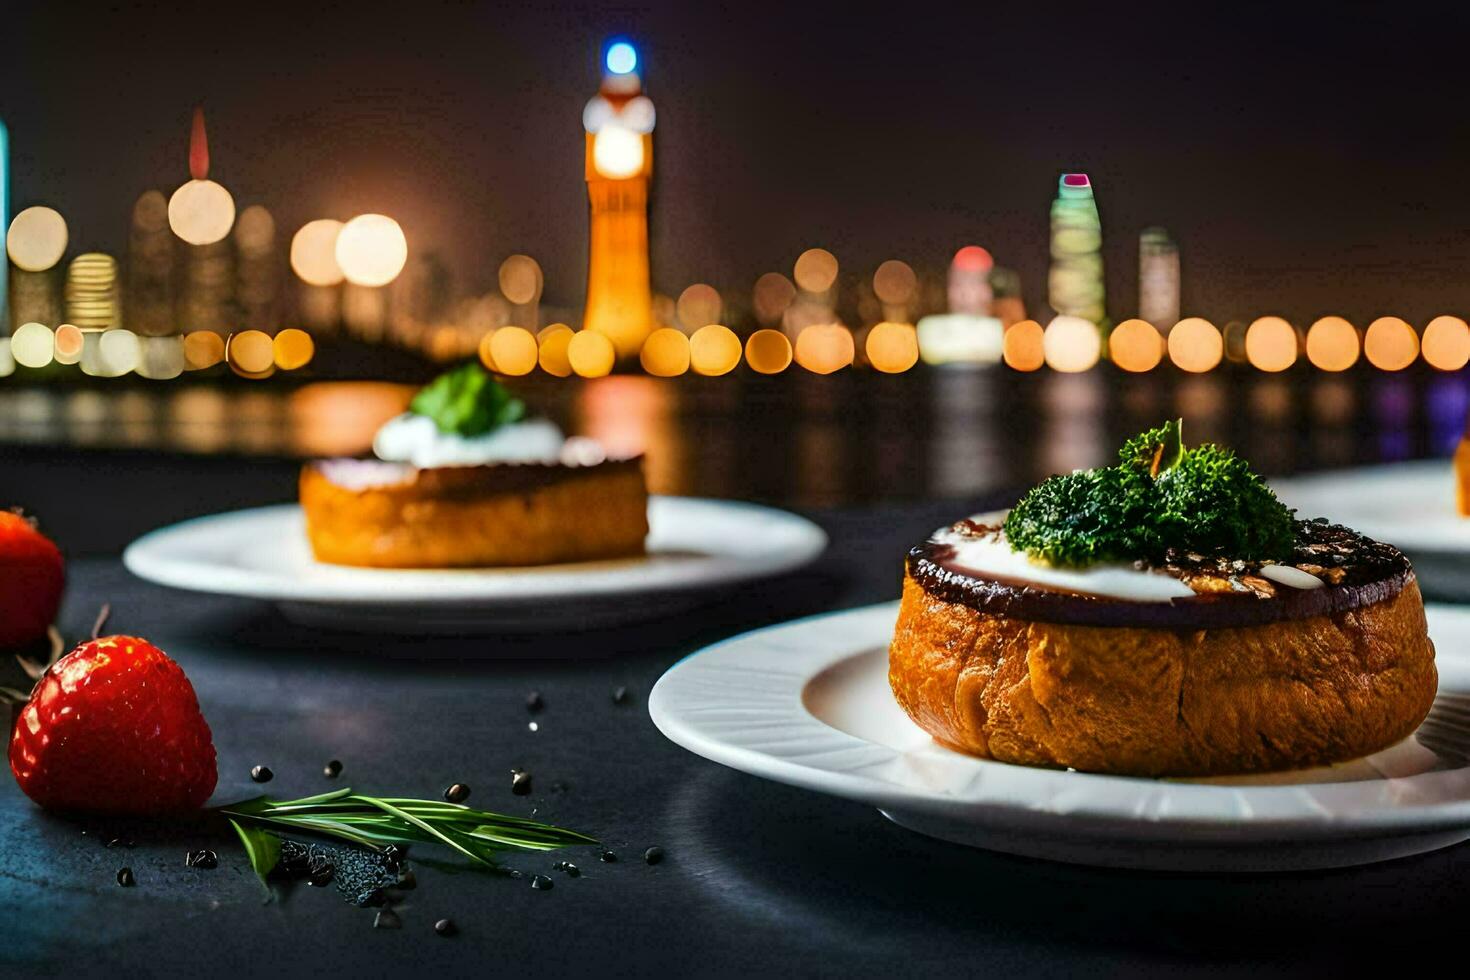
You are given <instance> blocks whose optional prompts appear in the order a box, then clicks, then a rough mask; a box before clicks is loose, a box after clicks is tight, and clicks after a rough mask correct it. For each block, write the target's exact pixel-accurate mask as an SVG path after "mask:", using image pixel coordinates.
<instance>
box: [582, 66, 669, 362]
mask: <svg viewBox="0 0 1470 980" xmlns="http://www.w3.org/2000/svg"><path fill="white" fill-rule="evenodd" d="M603 67H604V72H603V76H602V86H601V88H600V89H599V90H598V93H597V94H596V95H594V96H593V97H592V100H591V101H590V102H588V103H587V108H586V109H585V110H583V112H582V124H583V126H584V127H585V128H586V130H587V160H586V177H587V199H588V202H589V204H590V206H591V238H590V242H589V248H588V263H587V312H586V314H585V316H584V318H583V321H582V329H584V330H596V331H599V332H600V333H603V334H605V335H607V337H608V339H609V340H611V341H612V342H613V346H614V347H616V348H617V352H618V357H619V358H627V357H633V356H635V355H636V354H637V353H638V351H639V350H640V349H641V348H642V346H643V340H644V338H645V337H647V336H648V334H649V332H650V331H651V330H652V329H653V292H652V288H651V286H650V282H649V272H648V186H649V181H650V179H651V178H652V176H653V124H654V112H653V103H652V102H651V101H649V99H648V97H647V96H645V95H644V94H643V80H642V76H641V74H640V68H641V65H640V64H639V59H638V51H637V49H636V48H634V47H633V45H631V44H629V43H628V42H627V41H622V40H617V41H613V42H612V43H610V44H609V45H608V46H607V50H606V51H605V52H604V53H603Z"/></svg>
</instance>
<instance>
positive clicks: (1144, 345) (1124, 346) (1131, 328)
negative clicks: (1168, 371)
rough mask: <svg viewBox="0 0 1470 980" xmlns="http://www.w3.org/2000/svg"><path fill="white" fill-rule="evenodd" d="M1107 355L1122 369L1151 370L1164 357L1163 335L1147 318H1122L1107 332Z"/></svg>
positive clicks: (1133, 370) (1134, 370) (1135, 371)
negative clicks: (1110, 331) (1111, 330)
mask: <svg viewBox="0 0 1470 980" xmlns="http://www.w3.org/2000/svg"><path fill="white" fill-rule="evenodd" d="M1108 357H1109V358H1110V359H1111V360H1112V362H1113V363H1114V364H1116V365H1118V367H1120V368H1122V369H1123V370H1124V371H1132V372H1134V373H1143V372H1145V371H1152V370H1153V369H1154V368H1156V367H1158V366H1159V362H1160V361H1162V360H1163V359H1164V336H1163V334H1161V333H1159V331H1158V329H1157V328H1156V327H1155V326H1154V325H1153V324H1152V323H1149V322H1148V321H1147V320H1141V319H1132V320H1124V321H1123V322H1122V323H1120V324H1118V325H1117V326H1116V327H1114V328H1113V332H1112V333H1110V334H1108Z"/></svg>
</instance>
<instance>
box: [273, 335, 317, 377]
mask: <svg viewBox="0 0 1470 980" xmlns="http://www.w3.org/2000/svg"><path fill="white" fill-rule="evenodd" d="M272 348H273V355H274V357H275V361H276V367H278V368H280V369H281V370H282V371H296V370H299V369H301V368H304V367H306V365H308V364H310V363H311V359H312V357H313V356H314V355H315V354H316V343H315V342H314V341H313V340H312V339H311V334H309V333H307V332H306V331H305V330H301V329H298V328H297V327H287V328H286V329H285V330H282V331H281V332H280V333H278V334H276V336H275V338H274V340H273V341H272Z"/></svg>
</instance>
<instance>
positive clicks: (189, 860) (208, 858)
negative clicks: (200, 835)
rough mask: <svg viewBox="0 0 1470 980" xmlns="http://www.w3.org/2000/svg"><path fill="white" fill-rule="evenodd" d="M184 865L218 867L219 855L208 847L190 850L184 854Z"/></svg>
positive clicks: (207, 867)
mask: <svg viewBox="0 0 1470 980" xmlns="http://www.w3.org/2000/svg"><path fill="white" fill-rule="evenodd" d="M184 867H186V868H205V869H212V868H217V867H219V855H218V854H216V853H214V852H213V851H211V850H210V849H209V848H207V847H206V848H201V849H200V850H197V851H190V852H189V853H188V854H186V855H185V856H184Z"/></svg>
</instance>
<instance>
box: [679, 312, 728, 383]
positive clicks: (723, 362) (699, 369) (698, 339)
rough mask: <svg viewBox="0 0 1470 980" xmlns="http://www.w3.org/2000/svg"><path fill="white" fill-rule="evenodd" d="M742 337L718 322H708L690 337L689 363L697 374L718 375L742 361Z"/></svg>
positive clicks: (726, 372)
mask: <svg viewBox="0 0 1470 980" xmlns="http://www.w3.org/2000/svg"><path fill="white" fill-rule="evenodd" d="M740 352H741V346H740V338H739V337H737V336H735V331H733V330H731V329H730V328H729V327H726V326H721V325H720V324H718V323H710V324H706V325H705V326H703V327H700V328H699V329H698V330H696V331H694V336H692V337H690V338H689V364H690V366H691V367H693V368H694V373H695V374H703V375H707V376H710V377H717V376H719V375H721V374H729V373H730V372H731V371H733V370H735V366H736V365H737V364H739V363H740Z"/></svg>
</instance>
